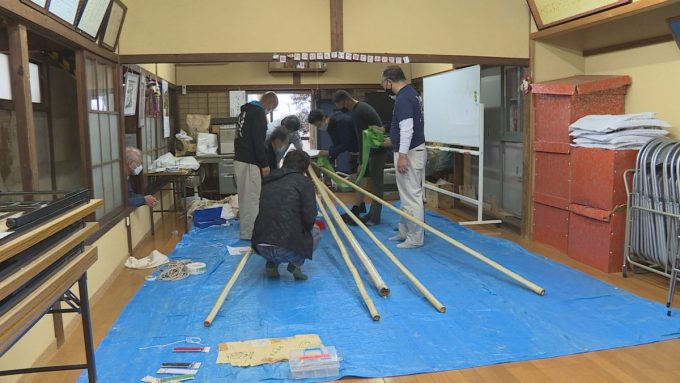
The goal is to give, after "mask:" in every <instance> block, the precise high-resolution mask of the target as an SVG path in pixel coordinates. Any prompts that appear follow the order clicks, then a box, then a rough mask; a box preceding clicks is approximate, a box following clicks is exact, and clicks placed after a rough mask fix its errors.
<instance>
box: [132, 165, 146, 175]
mask: <svg viewBox="0 0 680 383" xmlns="http://www.w3.org/2000/svg"><path fill="white" fill-rule="evenodd" d="M142 169H144V168H143V167H142V165H139V166H137V167H136V168H135V170H133V171H132V172H133V173H134V174H135V175H136V176H138V175H139V173H141V172H142Z"/></svg>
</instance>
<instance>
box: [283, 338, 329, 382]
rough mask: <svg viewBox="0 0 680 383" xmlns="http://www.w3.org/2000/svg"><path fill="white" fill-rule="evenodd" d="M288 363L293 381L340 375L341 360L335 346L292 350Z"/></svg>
mask: <svg viewBox="0 0 680 383" xmlns="http://www.w3.org/2000/svg"><path fill="white" fill-rule="evenodd" d="M288 361H289V363H290V373H291V375H292V376H293V379H305V378H325V377H329V376H338V375H340V359H339V358H338V354H337V353H336V352H335V347H333V346H329V347H316V348H305V349H302V350H292V351H291V352H290V357H289V358H288Z"/></svg>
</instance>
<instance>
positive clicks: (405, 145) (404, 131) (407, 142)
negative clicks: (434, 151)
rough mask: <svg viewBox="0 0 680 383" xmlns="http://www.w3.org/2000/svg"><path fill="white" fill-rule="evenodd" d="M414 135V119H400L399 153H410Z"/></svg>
mask: <svg viewBox="0 0 680 383" xmlns="http://www.w3.org/2000/svg"><path fill="white" fill-rule="evenodd" d="M412 137H413V119H412V118H407V119H405V120H401V121H399V153H403V154H408V150H409V148H410V147H411V138H412Z"/></svg>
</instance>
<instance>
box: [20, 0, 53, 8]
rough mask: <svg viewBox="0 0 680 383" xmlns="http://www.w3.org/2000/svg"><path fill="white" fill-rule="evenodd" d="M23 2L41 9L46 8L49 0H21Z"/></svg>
mask: <svg viewBox="0 0 680 383" xmlns="http://www.w3.org/2000/svg"><path fill="white" fill-rule="evenodd" d="M21 2H22V3H25V4H28V5H30V6H32V7H35V8H40V9H45V7H46V6H47V0H21Z"/></svg>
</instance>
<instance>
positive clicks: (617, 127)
mask: <svg viewBox="0 0 680 383" xmlns="http://www.w3.org/2000/svg"><path fill="white" fill-rule="evenodd" d="M670 127H671V125H670V124H669V123H668V122H666V121H663V120H659V119H657V118H656V113H654V112H646V113H635V114H617V115H611V114H603V115H589V116H585V117H582V118H581V119H579V120H578V121H576V122H574V123H573V124H571V125H570V126H569V135H570V136H571V137H572V138H573V140H574V146H581V147H586V148H603V149H640V148H642V147H643V146H644V145H645V144H646V143H647V142H648V141H651V140H653V139H654V138H656V137H660V136H665V135H667V134H668V128H670Z"/></svg>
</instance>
